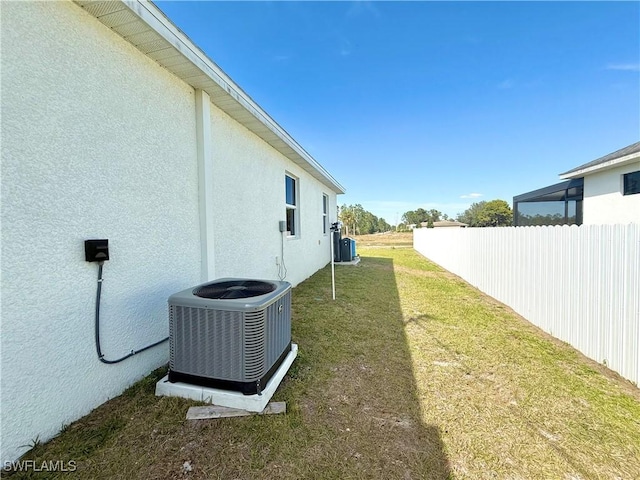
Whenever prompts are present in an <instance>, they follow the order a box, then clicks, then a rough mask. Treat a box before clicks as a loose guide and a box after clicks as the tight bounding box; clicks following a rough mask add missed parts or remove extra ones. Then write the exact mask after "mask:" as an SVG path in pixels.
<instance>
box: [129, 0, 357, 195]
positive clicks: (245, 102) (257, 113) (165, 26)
mask: <svg viewBox="0 0 640 480" xmlns="http://www.w3.org/2000/svg"><path fill="white" fill-rule="evenodd" d="M121 2H122V3H123V4H124V5H126V6H127V7H128V8H129V9H130V10H131V11H132V12H134V13H135V14H136V15H137V16H138V17H140V19H141V20H142V21H144V22H145V23H146V24H147V25H149V26H150V27H151V28H152V29H153V30H154V31H155V32H156V33H158V35H160V36H161V37H162V38H163V39H165V40H166V41H167V42H168V43H170V44H171V45H172V46H173V47H174V48H175V49H176V50H178V51H179V52H180V53H181V54H182V55H184V56H185V57H186V58H187V59H188V60H189V61H190V62H192V63H193V64H194V65H195V66H196V67H197V68H199V69H200V70H202V71H203V72H204V73H205V74H206V75H207V76H209V77H210V78H211V79H212V80H213V81H214V82H216V83H217V84H218V85H219V86H220V87H221V88H222V89H223V90H225V91H226V92H227V93H228V94H229V95H230V96H231V97H232V98H233V99H235V100H236V101H237V102H238V103H239V104H240V105H242V107H244V108H245V109H246V110H247V111H248V112H249V113H250V114H251V115H252V116H253V117H255V118H256V119H257V120H258V121H259V122H260V123H262V124H263V125H265V126H266V127H267V128H268V129H269V130H270V131H272V132H273V133H275V134H276V135H277V136H278V137H279V138H280V139H281V140H282V141H283V142H285V143H286V144H287V145H288V146H289V147H291V149H293V151H294V152H295V153H296V154H298V155H299V156H300V157H301V158H302V159H303V160H304V161H306V162H307V163H308V164H309V165H311V166H312V167H313V168H314V169H315V170H317V171H318V172H319V173H320V174H321V175H322V176H323V177H324V178H325V179H326V180H327V181H328V182H329V183H330V184H331V185H332V186H333V187H335V188H336V190H337V192H336V193H344V192H345V189H344V187H343V186H342V185H340V184H339V183H338V181H337V180H336V179H334V178H333V177H332V176H331V174H330V173H329V172H328V171H327V170H325V168H324V167H322V165H320V164H319V163H318V162H317V161H316V160H315V159H314V158H313V157H312V156H311V155H310V154H309V153H308V152H307V151H306V150H305V149H304V148H302V146H301V145H300V144H298V142H296V141H295V140H294V139H293V137H291V135H289V134H288V133H287V132H286V131H285V130H284V129H283V128H282V127H280V125H278V124H277V123H276V122H275V120H273V119H272V118H271V117H270V116H269V115H268V114H267V113H266V112H265V111H264V110H262V108H260V106H259V105H258V104H256V103H255V102H254V101H253V100H252V99H251V98H250V97H249V96H248V95H247V94H246V93H245V92H244V91H242V89H241V88H240V87H238V86H237V85H236V84H235V83H234V82H233V80H231V78H230V77H229V76H228V75H227V74H225V73H224V72H223V71H222V70H221V69H220V68H219V67H218V66H217V65H216V64H215V63H213V61H211V60H210V59H209V58H208V57H207V56H206V55H205V53H204V52H203V51H202V50H200V49H199V48H198V47H197V46H196V45H195V44H194V43H193V42H192V41H191V40H189V37H187V36H186V35H185V34H184V33H183V32H181V31H180V29H178V28H177V27H176V26H175V25H174V24H173V23H171V21H170V20H169V19H168V18H167V17H166V16H165V15H164V14H163V13H162V12H161V11H160V10H159V9H158V7H156V6H155V5H154V4H153V3H152V2H150V1H148V0H121Z"/></svg>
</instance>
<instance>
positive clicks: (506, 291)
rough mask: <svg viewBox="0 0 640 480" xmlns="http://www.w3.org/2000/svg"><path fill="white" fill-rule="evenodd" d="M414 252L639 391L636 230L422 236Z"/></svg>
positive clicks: (428, 232)
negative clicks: (604, 365)
mask: <svg viewBox="0 0 640 480" xmlns="http://www.w3.org/2000/svg"><path fill="white" fill-rule="evenodd" d="M413 246H414V248H415V249H416V250H417V251H418V252H419V253H421V254H422V255H424V256H425V257H427V258H428V259H430V260H432V261H433V262H435V263H437V264H438V265H440V266H442V267H443V268H445V269H447V270H449V271H450V272H452V273H454V274H456V275H458V276H460V277H462V278H463V279H465V280H466V281H467V282H469V283H470V284H471V285H473V286H475V287H477V288H478V289H480V290H481V291H483V292H484V293H486V294H488V295H490V296H492V297H494V298H495V299H496V300H499V301H500V302H502V303H504V304H506V305H508V306H510V307H511V308H513V309H514V310H515V311H516V312H518V313H519V314H520V315H522V316H523V317H524V318H526V319H527V320H529V321H530V322H531V323H533V324H534V325H537V326H538V327H540V328H541V329H543V330H544V331H546V332H548V333H550V334H551V335H553V336H555V337H556V338H559V339H561V340H564V341H565V342H567V343H569V344H571V345H572V346H574V347H575V348H577V349H578V350H580V351H581V352H582V353H584V354H585V355H586V356H588V357H590V358H592V359H593V360H596V361H598V362H601V363H603V364H606V365H607V366H608V367H609V368H611V369H612V370H615V371H616V372H618V373H620V374H621V375H622V376H623V377H625V378H627V379H629V380H631V381H632V382H634V383H635V384H636V385H638V384H639V383H640V353H639V352H640V225H639V224H630V225H582V226H579V227H578V226H575V225H574V226H571V227H569V226H561V227H560V226H556V227H503V228H421V229H417V230H414V234H413Z"/></svg>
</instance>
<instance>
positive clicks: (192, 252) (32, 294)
mask: <svg viewBox="0 0 640 480" xmlns="http://www.w3.org/2000/svg"><path fill="white" fill-rule="evenodd" d="M1 8H2V15H1V17H2V19H1V21H2V60H1V61H2V65H1V67H2V132H1V133H2V180H1V182H2V190H1V193H2V212H1V222H2V287H1V288H2V290H1V294H2V312H1V318H2V320H1V321H2V323H1V339H2V340H1V355H2V358H1V361H2V372H1V373H2V380H1V398H0V408H1V412H0V414H1V417H2V420H1V444H2V449H1V452H0V454H1V455H0V456H1V459H2V461H5V460H14V459H15V458H16V457H17V456H18V455H20V454H21V453H23V452H24V451H25V450H26V449H25V448H23V447H19V446H20V445H26V444H29V443H30V442H31V441H32V440H33V439H35V438H36V437H39V438H40V440H46V439H48V438H50V437H51V436H53V435H55V434H56V433H57V432H58V431H59V430H60V428H61V427H62V425H63V424H66V423H69V422H71V421H73V420H75V419H77V418H79V417H80V416H82V415H84V414H86V413H88V412H89V411H90V410H91V409H92V408H94V407H96V406H97V405H99V404H101V403H103V402H104V401H106V400H108V399H109V398H111V397H113V396H115V395H117V394H119V393H121V392H122V391H123V390H124V388H125V387H126V386H128V385H129V384H131V383H133V382H134V381H136V380H138V379H139V378H141V377H142V376H144V375H146V374H147V373H149V372H150V371H151V370H152V369H153V368H155V367H158V366H160V365H161V364H163V363H165V362H167V360H168V353H167V344H163V345H162V346H159V347H156V348H154V349H152V350H150V351H147V352H143V353H141V354H140V355H136V356H134V357H133V358H130V359H128V360H126V361H125V362H123V363H120V364H118V365H104V364H102V363H100V362H99V361H98V359H97V356H96V352H95V345H94V332H93V328H94V301H95V293H96V275H97V265H96V264H89V263H86V262H85V261H84V240H85V239H90V238H108V239H109V243H110V253H111V260H110V261H109V262H107V263H106V264H105V268H104V279H105V280H104V284H103V301H102V334H103V335H102V337H103V338H102V347H103V352H104V354H105V355H106V357H108V358H111V359H113V358H116V357H120V356H122V355H124V354H126V353H128V352H129V351H130V350H132V349H138V348H141V347H143V346H145V345H147V344H148V343H151V342H153V341H155V340H158V339H160V338H163V337H165V336H166V335H167V334H168V322H167V315H166V310H167V309H166V301H167V297H168V296H169V295H170V294H172V293H174V292H176V291H178V290H180V289H182V288H184V287H185V285H193V284H196V283H198V281H199V279H200V243H199V223H198V191H197V189H198V183H197V175H198V172H197V162H196V160H195V159H196V146H195V115H194V95H193V89H192V88H191V87H189V86H188V85H186V84H184V83H183V82H181V81H179V80H177V79H176V78H175V77H174V76H172V75H171V74H169V73H168V72H167V71H166V70H164V69H162V68H161V67H159V66H158V65H157V64H156V63H154V62H153V61H151V60H150V59H148V58H146V57H145V56H144V55H142V54H141V53H140V52H139V51H138V50H136V49H134V47H132V46H131V45H130V44H128V43H127V42H125V41H124V40H123V39H122V38H120V37H118V36H116V35H115V34H114V33H113V32H111V31H110V30H109V29H108V28H107V27H105V26H104V25H102V24H100V23H99V22H98V21H97V20H96V19H95V18H93V17H91V16H89V15H88V14H87V13H86V12H84V11H83V10H82V9H81V8H80V7H78V6H77V5H75V4H71V3H64V2H39V3H35V2H2V7H1Z"/></svg>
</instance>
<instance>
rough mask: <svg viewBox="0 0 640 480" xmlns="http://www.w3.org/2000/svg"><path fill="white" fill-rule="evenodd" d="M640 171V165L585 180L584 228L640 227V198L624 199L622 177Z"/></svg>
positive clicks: (596, 174)
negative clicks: (619, 224) (591, 226)
mask: <svg viewBox="0 0 640 480" xmlns="http://www.w3.org/2000/svg"><path fill="white" fill-rule="evenodd" d="M638 170H640V162H635V163H632V164H628V165H624V166H622V167H618V168H612V169H610V170H605V171H603V172H598V173H592V174H590V175H587V176H585V177H584V201H583V223H584V224H615V223H622V224H626V223H640V195H639V194H636V195H622V191H623V190H622V175H623V174H625V173H629V172H635V171H638Z"/></svg>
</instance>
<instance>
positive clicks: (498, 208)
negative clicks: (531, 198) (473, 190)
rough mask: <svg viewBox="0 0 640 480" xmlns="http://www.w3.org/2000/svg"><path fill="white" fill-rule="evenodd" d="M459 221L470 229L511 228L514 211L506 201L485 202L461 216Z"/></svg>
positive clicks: (475, 205) (473, 205)
mask: <svg viewBox="0 0 640 480" xmlns="http://www.w3.org/2000/svg"><path fill="white" fill-rule="evenodd" d="M458 221H459V222H462V223H466V224H467V225H469V226H470V227H509V226H511V225H513V211H512V210H511V206H510V205H509V204H508V203H507V202H505V201H504V200H491V201H489V202H485V201H484V200H483V201H481V202H477V203H473V204H472V205H471V206H470V207H469V208H467V209H466V210H465V211H464V212H463V213H461V214H459V215H458Z"/></svg>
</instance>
